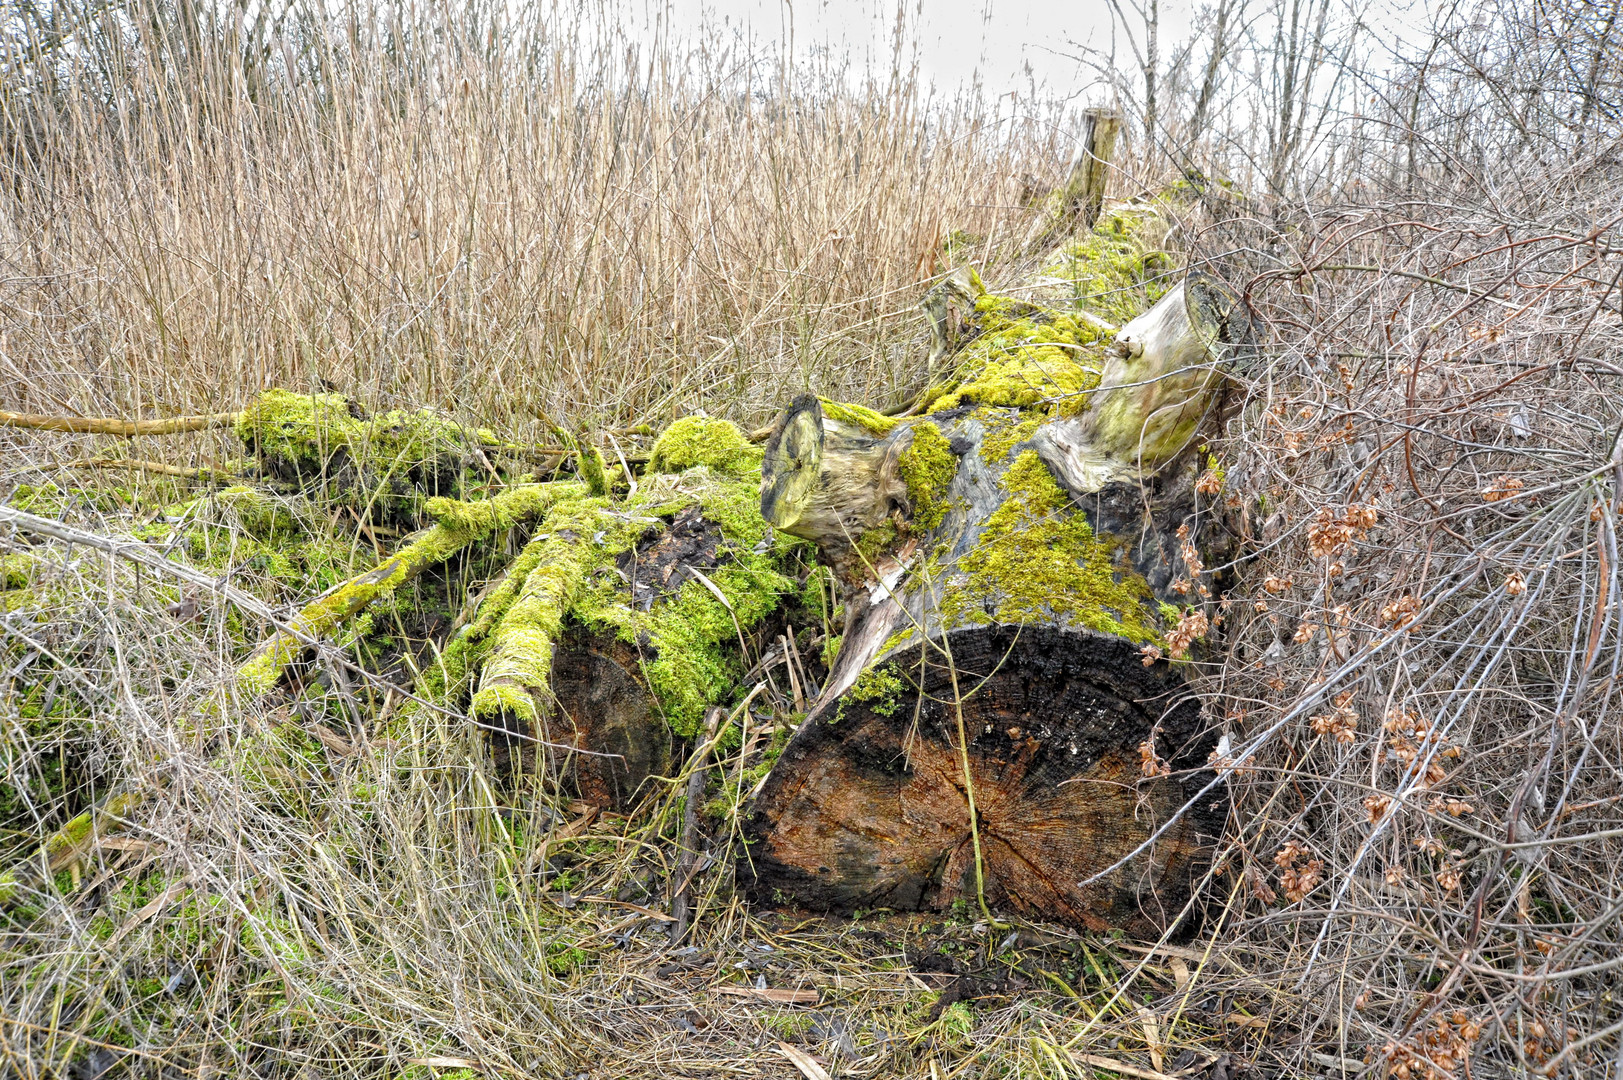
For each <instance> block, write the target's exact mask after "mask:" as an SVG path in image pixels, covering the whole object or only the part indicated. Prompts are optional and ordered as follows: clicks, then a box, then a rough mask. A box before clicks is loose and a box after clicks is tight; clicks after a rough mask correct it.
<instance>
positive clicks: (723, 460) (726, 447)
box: [648, 416, 761, 476]
mask: <svg viewBox="0 0 1623 1080" xmlns="http://www.w3.org/2000/svg"><path fill="white" fill-rule="evenodd" d="M700 465H703V466H705V467H706V468H710V469H714V470H716V471H717V472H723V473H727V474H729V475H731V476H738V475H741V474H743V473H746V472H749V471H751V470H756V471H759V470H760V468H761V451H760V449H759V448H758V447H755V446H751V445H750V441H749V439H747V438H745V437H744V433H743V432H742V431H740V430H738V428H737V427H736V426H735V425H733V424H730V423H728V422H727V421H725V420H713V419H711V418H710V417H708V416H684V417H683V418H682V419H680V420H678V421H676V422H675V423H674V424H672V425H671V426H670V427H668V428H666V429H665V432H664V433H663V434H662V435H660V437H659V438H658V439H656V440H655V441H654V452H653V455H652V457H650V458H649V461H648V471H649V472H654V473H680V472H686V471H687V470H689V469H692V468H696V467H698V466H700Z"/></svg>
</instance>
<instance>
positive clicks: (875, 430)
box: [817, 397, 901, 437]
mask: <svg viewBox="0 0 1623 1080" xmlns="http://www.w3.org/2000/svg"><path fill="white" fill-rule="evenodd" d="M817 400H818V401H819V402H821V403H822V406H823V415H824V416H825V417H827V418H828V419H830V420H835V421H838V422H839V423H842V424H848V425H850V426H851V427H858V428H861V429H862V430H863V431H866V432H867V433H868V434H869V435H873V436H876V437H883V436H885V435H889V434H890V433H891V432H892V431H894V430H896V425H897V424H899V423H901V421H900V420H897V419H896V418H895V417H893V416H886V415H885V414H884V413H882V412H878V411H876V410H874V409H870V408H868V407H867V406H864V405H851V404H848V403H846V402H843V401H830V400H829V399H828V398H824V397H820V398H818V399H817Z"/></svg>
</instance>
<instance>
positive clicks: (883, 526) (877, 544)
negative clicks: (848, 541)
mask: <svg viewBox="0 0 1623 1080" xmlns="http://www.w3.org/2000/svg"><path fill="white" fill-rule="evenodd" d="M900 535H901V534H900V533H899V532H898V530H897V528H896V523H895V522H894V521H892V520H891V519H890V518H886V519H885V520H884V521H881V522H880V523H879V524H878V525H875V526H874V527H873V528H871V529H864V530H862V533H861V535H859V536H858V537H857V544H856V549H857V567H859V568H860V570H861V571H862V572H867V573H872V572H873V569H874V567H875V566H876V565H877V564H878V562H879V557H880V556H881V555H883V554H884V553H885V552H886V551H887V550H888V549H889V548H890V546H891V545H892V544H894V543H896V538H897V537H898V536H900Z"/></svg>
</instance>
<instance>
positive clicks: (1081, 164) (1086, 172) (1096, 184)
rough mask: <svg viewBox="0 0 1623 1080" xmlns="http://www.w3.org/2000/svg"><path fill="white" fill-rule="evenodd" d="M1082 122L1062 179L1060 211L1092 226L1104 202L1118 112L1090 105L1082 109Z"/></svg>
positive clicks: (1119, 126)
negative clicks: (1065, 173)
mask: <svg viewBox="0 0 1623 1080" xmlns="http://www.w3.org/2000/svg"><path fill="white" fill-rule="evenodd" d="M1082 123H1083V129H1082V139H1081V141H1080V142H1079V143H1078V144H1077V149H1076V156H1075V157H1073V158H1072V159H1071V171H1070V175H1068V176H1067V177H1066V179H1065V188H1064V191H1063V193H1062V194H1061V197H1060V213H1061V215H1062V216H1063V217H1064V219H1065V220H1067V221H1076V220H1080V222H1081V225H1082V228H1084V229H1091V228H1093V224H1094V222H1096V221H1098V220H1099V211H1100V210H1101V209H1102V208H1103V206H1104V201H1105V186H1106V184H1107V183H1108V182H1109V180H1110V163H1111V161H1112V160H1113V159H1114V158H1115V155H1116V139H1117V137H1118V136H1119V135H1120V134H1121V114H1120V113H1118V112H1116V111H1115V110H1114V109H1097V108H1096V109H1089V110H1087V112H1085V113H1083V115H1082Z"/></svg>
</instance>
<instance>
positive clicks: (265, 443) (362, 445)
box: [236, 390, 470, 472]
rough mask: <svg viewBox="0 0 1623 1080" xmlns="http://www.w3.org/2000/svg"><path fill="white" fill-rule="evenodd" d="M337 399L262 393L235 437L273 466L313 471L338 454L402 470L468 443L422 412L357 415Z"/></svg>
mask: <svg viewBox="0 0 1623 1080" xmlns="http://www.w3.org/2000/svg"><path fill="white" fill-rule="evenodd" d="M359 411H360V410H358V409H357V408H356V407H355V405H354V403H352V402H351V401H350V400H349V398H347V397H345V396H344V395H342V394H296V393H294V392H293V391H291V390H266V391H265V392H264V393H262V394H260V395H259V397H258V398H256V399H255V400H254V401H253V403H252V404H250V405H249V406H248V407H247V408H246V409H244V410H243V411H242V415H241V416H239V417H238V418H237V424H236V432H237V437H238V438H240V439H241V440H242V441H243V442H244V443H246V444H247V445H248V446H249V447H251V448H253V449H255V450H256V451H257V452H258V453H259V454H260V455H261V456H262V457H264V458H266V459H269V460H271V461H273V462H286V463H288V464H290V465H292V466H294V467H295V468H297V469H299V470H300V471H301V472H303V471H309V470H314V471H319V470H320V469H323V468H325V467H326V465H327V463H328V462H329V461H331V460H332V459H333V457H334V455H336V454H337V453H339V452H340V451H342V452H345V453H347V454H348V455H349V456H350V457H351V458H352V459H353V460H355V461H356V462H357V463H366V464H371V465H373V466H375V467H378V468H383V469H399V470H408V469H412V468H420V467H422V466H424V465H425V464H429V463H436V462H439V461H441V460H443V459H445V458H460V457H461V455H462V453H463V452H464V450H465V449H466V447H467V445H468V443H469V441H470V440H469V439H468V437H467V435H466V434H465V433H464V431H463V429H462V427H461V426H460V425H458V424H456V423H454V422H452V421H450V420H447V419H445V418H443V417H441V416H438V415H436V414H435V413H433V412H430V411H428V410H427V409H392V410H390V411H389V412H385V413H379V414H378V415H376V416H362V415H357V413H358V412H359Z"/></svg>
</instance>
